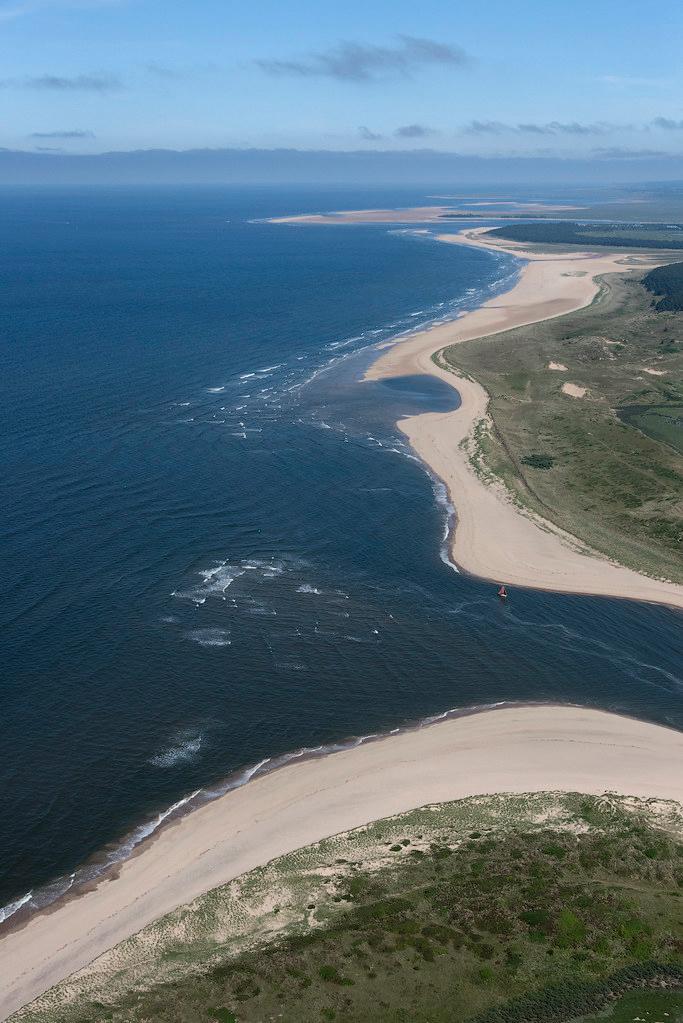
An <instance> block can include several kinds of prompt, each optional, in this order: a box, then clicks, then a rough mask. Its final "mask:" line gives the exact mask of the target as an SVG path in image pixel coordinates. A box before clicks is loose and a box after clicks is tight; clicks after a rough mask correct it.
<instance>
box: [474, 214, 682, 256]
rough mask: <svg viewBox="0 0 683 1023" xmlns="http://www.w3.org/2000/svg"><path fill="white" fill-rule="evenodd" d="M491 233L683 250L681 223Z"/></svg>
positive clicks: (550, 225)
mask: <svg viewBox="0 0 683 1023" xmlns="http://www.w3.org/2000/svg"><path fill="white" fill-rule="evenodd" d="M487 233H488V234H491V235H497V236H498V237H499V238H509V239H510V241H515V242H527V243H531V244H544V243H545V244H555V245H608V246H609V247H610V248H627V249H634V248H639V249H683V225H682V224H586V223H577V222H574V221H567V220H562V221H554V222H549V221H542V222H540V223H539V222H536V223H533V224H510V225H506V226H505V227H497V228H494V229H493V230H492V231H488V232H487Z"/></svg>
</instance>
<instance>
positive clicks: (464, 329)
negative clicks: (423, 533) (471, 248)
mask: <svg viewBox="0 0 683 1023" xmlns="http://www.w3.org/2000/svg"><path fill="white" fill-rule="evenodd" d="M483 230H484V229H481V228H476V229H473V230H470V231H465V232H463V233H462V234H457V235H456V234H445V235H440V236H439V238H440V240H441V241H443V242H446V243H449V244H465V245H476V246H479V247H483V248H488V249H493V250H496V251H503V252H508V253H510V254H512V255H515V256H518V257H520V258H522V259H524V260H526V261H527V262H526V263H525V265H524V266H523V267H522V270H521V273H520V276H519V280H518V282H517V284H516V285H515V286H514V287H513V288H512V289H511V290H510V291H508V292H506V293H505V294H503V295H499V296H497V297H496V298H494V299H491V300H490V301H489V302H486V303H484V304H483V305H482V306H480V307H479V308H477V309H475V310H473V311H472V312H469V313H466V314H465V315H464V316H462V317H461V318H459V319H457V320H455V321H453V322H451V323H445V324H442V325H439V326H436V327H433V328H432V329H431V330H425V331H423V332H421V333H418V334H415V335H412V336H410V337H408V338H407V339H406V340H404V341H400V342H399V343H397V344H396V345H395V346H394V347H393V348H390V349H388V350H387V351H386V352H384V353H383V354H382V355H381V356H380V358H379V359H378V360H377V361H376V362H375V363H374V364H373V365H372V366H371V367H370V369H369V371H368V373H367V379H380V378H382V377H392V376H404V375H410V374H415V373H429V374H432V375H434V376H438V377H440V378H441V379H442V380H445V381H446V382H447V383H449V384H451V385H452V386H453V387H456V388H457V390H458V391H459V393H460V397H461V400H462V404H461V406H460V408H458V409H457V410H456V411H454V412H446V413H427V414H424V415H419V416H413V417H409V418H406V419H403V420H401V422H400V424H399V425H400V428H401V430H402V431H403V432H404V433H405V435H406V436H407V437H408V439H409V441H410V443H411V445H412V447H413V449H414V450H415V451H416V452H417V454H418V455H419V456H420V457H421V458H422V459H423V461H424V462H426V463H427V465H428V466H429V467H430V468H431V470H432V471H433V472H434V474H435V475H436V476H438V477H439V478H440V479H441V480H443V482H444V483H445V485H446V487H447V488H448V492H449V496H450V499H451V502H452V504H453V506H454V507H455V510H456V517H457V522H456V527H455V530H454V532H453V534H452V536H451V554H452V558H453V561H454V562H455V563H456V564H457V565H458V566H459V567H460V568H462V569H464V570H465V571H467V572H471V573H472V574H473V575H477V576H481V577H483V578H485V579H491V580H492V581H496V582H505V583H506V584H512V585H517V586H529V587H534V588H537V589H547V590H557V591H563V592H568V593H585V594H595V595H601V596H610V597H625V598H630V599H633V600H644V601H651V602H653V603H658V604H668V605H670V606H673V607H678V608H681V607H683V586H680V585H677V584H673V583H668V582H660V581H658V580H656V579H650V578H648V577H647V576H644V575H641V574H640V573H638V572H635V571H633V570H631V569H628V568H624V567H622V566H620V565H616V564H614V563H612V562H610V561H609V560H608V559H607V558H605V557H604V556H602V555H601V554H599V553H597V552H593V551H588V550H587V549H586V547H585V545H584V544H582V543H581V541H579V540H577V539H576V538H574V537H572V536H570V535H568V534H567V533H565V532H563V531H562V530H561V529H559V528H557V527H556V526H554V525H553V524H552V523H550V522H548V521H546V520H545V519H541V518H538V517H535V516H533V515H531V514H530V513H529V514H527V513H526V512H523V511H521V510H520V509H519V508H518V507H517V506H516V505H514V504H513V503H512V502H511V501H510V499H509V497H508V495H507V493H506V491H505V490H504V489H503V488H502V487H497V486H495V485H487V484H485V483H483V482H482V481H481V480H480V479H479V478H478V477H477V476H476V474H475V473H474V471H473V470H472V468H471V466H470V463H469V461H468V458H467V454H466V453H465V452H464V451H463V449H462V447H461V444H462V443H463V442H464V441H465V440H466V438H467V437H469V436H470V435H471V433H472V430H473V428H474V426H475V424H476V423H477V422H479V421H480V420H481V419H482V418H484V417H486V415H487V405H488V395H487V393H486V391H485V390H484V389H483V388H482V387H481V386H480V385H479V384H477V383H475V382H474V381H473V380H466V379H464V378H462V377H459V376H456V375H455V374H453V373H452V372H450V371H448V370H446V369H443V368H441V367H439V366H437V365H436V364H435V362H434V361H433V359H432V356H433V355H434V354H435V353H436V352H438V351H440V350H441V349H443V348H444V347H446V346H447V345H452V344H456V343H457V342H460V341H469V340H472V339H474V338H477V337H482V336H485V335H490V334H495V333H498V332H500V331H504V330H508V329H510V328H511V327H519V326H523V325H524V324H527V323H535V322H537V321H539V320H545V319H548V318H550V317H554V316H562V315H563V314H565V313H568V312H571V311H572V310H574V309H579V308H581V307H582V306H584V305H588V304H589V303H590V302H591V301H592V300H593V298H594V296H595V295H596V293H597V291H598V289H599V283H598V281H597V278H599V277H601V276H602V275H604V274H611V273H620V272H621V273H623V272H625V271H627V270H629V269H633V268H634V267H638V266H643V265H646V266H652V265H657V263H656V258H650V257H649V256H646V255H644V254H642V253H641V254H640V255H637V256H633V255H629V254H628V253H624V252H621V253H611V252H607V253H604V254H603V253H598V254H595V253H589V252H576V253H573V252H571V253H568V254H565V253H551V254H546V253H543V254H540V253H537V252H530V251H526V250H524V249H523V248H521V247H519V246H516V245H515V244H514V243H505V244H504V245H501V244H497V243H493V242H489V241H488V240H486V239H484V238H482V231H483Z"/></svg>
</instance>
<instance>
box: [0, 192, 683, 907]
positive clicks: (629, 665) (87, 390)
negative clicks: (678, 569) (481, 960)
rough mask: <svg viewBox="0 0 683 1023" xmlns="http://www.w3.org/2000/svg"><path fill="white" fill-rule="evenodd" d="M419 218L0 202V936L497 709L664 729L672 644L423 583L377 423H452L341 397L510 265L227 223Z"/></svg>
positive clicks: (435, 384)
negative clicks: (172, 852)
mask: <svg viewBox="0 0 683 1023" xmlns="http://www.w3.org/2000/svg"><path fill="white" fill-rule="evenodd" d="M424 201H425V196H424V195H422V194H420V193H417V192H413V193H406V192H401V193H398V192H392V191H390V190H387V191H384V192H382V193H378V192H373V193H359V192H344V193H341V192H338V193H336V194H335V193H332V192H329V191H328V192H318V193H315V192H312V191H311V190H308V191H297V192H294V191H290V192H288V193H278V192H276V191H274V190H269V191H267V190H260V191H253V192H248V191H245V190H241V191H237V190H222V191H221V190H208V189H204V190H201V191H197V190H191V189H185V190H173V191H171V190H167V191H163V190H157V191H144V190H139V191H110V192H107V191H102V190H100V191H94V190H93V191H83V192H69V191H62V192H48V191H43V192H28V191H19V190H16V191H4V192H2V193H0V353H1V356H2V373H1V376H0V381H1V386H2V390H3V395H2V401H1V402H0V419H1V421H2V435H3V442H2V446H1V448H0V486H1V488H2V502H1V507H2V523H1V537H2V553H3V561H2V564H3V569H2V575H1V577H0V585H1V587H2V603H1V605H0V625H1V629H0V642H1V643H2V659H1V662H0V663H1V664H2V678H1V679H0V721H1V724H2V743H1V744H0V905H3V904H5V905H6V907H7V908H6V909H5V911H4V915H8V914H9V913H10V911H11V910H12V908H13V907H14V906H16V905H17V904H18V902H21V901H25V902H26V905H27V906H31V905H42V904H44V903H45V902H46V901H49V900H50V899H51V898H53V897H54V896H55V894H57V893H59V892H61V891H63V890H65V888H67V887H68V885H69V884H70V883H71V880H72V875H73V872H74V870H75V869H76V868H77V867H78V865H79V864H81V863H83V862H84V861H86V860H88V858H89V857H92V856H93V855H94V854H96V853H97V852H98V850H103V849H105V850H106V852H105V854H104V856H105V858H106V857H107V856H109V857H112V856H120V855H122V854H123V852H124V851H125V848H129V847H130V846H131V845H132V844H133V843H134V842H136V841H138V840H139V839H140V838H141V837H142V835H143V834H145V833H147V832H149V831H150V830H151V829H152V828H153V827H154V826H155V823H156V822H158V820H159V818H160V816H162V815H163V814H164V813H166V811H167V810H168V808H169V807H171V806H172V805H173V804H175V803H177V802H178V801H179V800H182V799H184V798H186V797H187V796H188V795H190V794H191V793H193V792H195V790H197V789H203V790H208V791H217V790H220V787H221V785H222V784H224V783H225V779H226V778H230V777H232V778H233V779H234V778H235V777H237V778H239V777H240V772H244V771H245V770H246V773H247V774H248V773H249V772H250V771H251V769H252V768H253V766H254V765H256V764H259V763H260V762H261V761H264V760H266V758H273V757H276V756H278V755H281V754H285V753H287V752H292V751H297V750H300V749H301V748H302V747H314V748H315V747H319V746H326V745H329V744H334V743H336V742H338V741H340V740H344V739H346V738H348V737H353V736H360V735H364V734H367V733H373V732H381V731H387V730H390V729H392V728H397V727H399V726H401V725H403V724H406V723H408V722H413V721H416V720H419V719H423V718H426V717H430V716H436V715H439V714H441V713H443V712H444V711H446V710H448V709H451V708H457V707H468V706H471V705H482V704H491V703H496V702H498V701H547V700H551V701H558V700H559V701H565V702H576V703H582V704H587V705H591V706H598V707H604V708H611V709H616V710H620V711H624V712H626V713H631V714H635V715H638V716H641V717H644V718H648V719H651V720H653V721H660V722H666V723H669V724H673V725H676V726H678V727H681V726H683V714H682V713H681V703H680V693H681V685H682V680H681V653H682V648H681V632H680V623H681V619H680V616H679V615H678V614H676V613H674V612H671V611H668V610H666V609H656V608H649V607H645V606H642V605H635V604H628V603H620V602H617V601H612V600H599V599H588V598H583V597H581V598H580V597H568V596H555V595H552V594H543V593H533V592H526V591H521V590H520V591H514V592H513V593H512V596H511V599H510V600H509V601H508V603H507V605H506V606H504V607H503V606H501V605H500V604H499V602H498V601H497V600H496V599H495V592H494V589H493V588H492V586H491V585H490V584H488V583H481V582H478V581H476V580H473V579H470V578H467V577H464V576H462V575H459V574H457V572H456V571H455V570H454V569H453V567H452V566H450V565H449V564H448V559H447V557H446V555H445V545H444V536H445V529H446V526H447V522H448V517H449V512H448V508H447V505H446V503H445V501H444V498H443V493H442V491H441V488H440V487H439V486H438V485H437V484H435V483H434V481H432V480H431V479H430V477H429V476H428V474H427V473H426V472H425V471H424V469H423V468H422V466H421V465H420V463H419V462H417V461H416V460H415V459H414V458H412V457H411V456H410V452H409V451H408V450H407V449H406V448H405V446H404V444H403V443H402V441H401V440H400V439H399V437H398V436H397V431H396V429H395V426H394V423H395V421H396V419H397V418H399V417H400V416H401V415H403V414H406V413H410V412H415V411H416V410H419V409H434V408H451V407H454V405H455V403H457V395H456V394H455V393H454V392H453V391H452V390H451V389H449V388H447V387H446V386H445V385H442V384H441V383H440V382H439V381H431V380H429V379H426V378H422V377H417V378H406V379H403V380H398V381H395V382H391V383H383V384H370V383H359V382H358V377H359V374H360V373H361V372H362V370H363V368H364V367H365V365H366V364H367V362H368V360H369V357H370V356H369V351H368V349H369V346H370V345H372V344H375V343H381V342H382V341H383V340H386V339H387V338H389V337H391V336H393V335H395V334H397V333H400V332H402V331H405V330H409V329H410V328H414V327H415V326H416V325H419V324H422V323H425V322H428V321H432V320H435V319H440V318H445V317H448V316H453V315H455V314H456V313H457V311H458V310H459V309H463V308H467V307H471V306H473V305H475V304H477V302H479V301H480V300H481V299H482V298H484V297H486V296H487V295H490V294H492V293H493V292H495V290H496V289H501V288H502V287H504V285H505V281H508V282H509V280H510V276H511V275H512V274H514V272H515V264H514V263H513V262H512V261H511V260H508V259H507V258H504V257H502V256H493V255H491V254H489V253H486V252H482V251H477V250H469V249H466V248H460V247H455V246H445V245H441V244H439V243H437V242H436V241H434V240H433V239H432V238H431V237H430V236H428V235H424V234H418V233H415V232H412V231H402V230H388V229H387V228H386V227H381V226H368V227H338V228H334V227H332V228H330V227H316V228H312V227H302V226H298V227H295V226H274V225H268V224H263V223H258V222H252V221H254V220H255V219H257V218H261V217H265V216H270V215H277V214H282V213H290V212H298V211H302V210H319V209H335V208H340V207H357V206H377V205H392V206H393V205H408V204H410V203H415V202H424ZM453 229H455V228H453ZM456 503H457V502H456ZM271 763H272V760H271ZM266 766H267V765H266ZM236 772H237V773H236ZM241 776H242V777H244V776H245V775H244V774H242V775H241ZM124 836H127V837H126V839H125V842H124V846H123V847H122V846H121V844H120V840H121V839H122V838H123V837H124ZM100 858H101V857H100ZM88 869H90V870H94V869H98V868H95V867H92V866H91V867H90V868H88ZM79 876H80V875H79ZM51 882H55V883H54V884H50V883H51ZM45 885H48V887H47V888H45V887H44V886H45ZM29 892H31V893H32V895H31V899H30V901H26V900H27V899H28V893H29ZM10 904H11V905H10ZM2 915H3V911H0V918H1V917H2Z"/></svg>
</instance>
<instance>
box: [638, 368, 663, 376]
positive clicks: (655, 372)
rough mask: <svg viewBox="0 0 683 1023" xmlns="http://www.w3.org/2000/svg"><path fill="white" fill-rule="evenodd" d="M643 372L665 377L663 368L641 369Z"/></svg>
mask: <svg viewBox="0 0 683 1023" xmlns="http://www.w3.org/2000/svg"><path fill="white" fill-rule="evenodd" d="M643 373H649V374H650V376H651V377H665V376H666V374H667V371H666V370H665V369H643Z"/></svg>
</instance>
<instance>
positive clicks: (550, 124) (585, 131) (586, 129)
mask: <svg viewBox="0 0 683 1023" xmlns="http://www.w3.org/2000/svg"><path fill="white" fill-rule="evenodd" d="M628 127H630V126H629V125H616V124H609V123H608V122H606V121H595V122H593V123H590V124H581V123H580V122H579V121H544V122H537V121H526V122H521V123H519V124H505V123H504V122H503V121H470V123H469V124H467V125H465V127H464V128H463V129H462V134H463V135H505V134H508V133H510V134H515V135H554V136H558V135H574V136H580V135H607V134H609V132H612V131H617V130H618V129H619V128H621V129H624V128H628Z"/></svg>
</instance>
